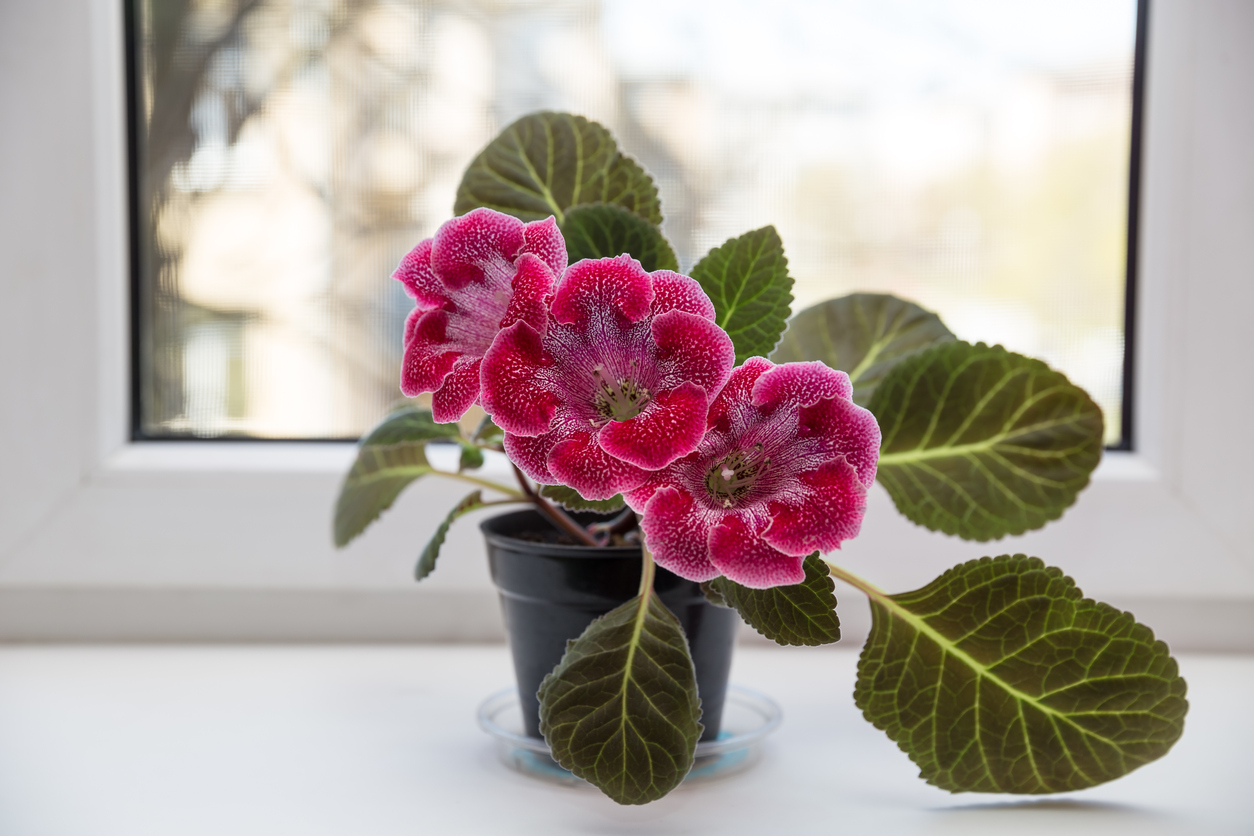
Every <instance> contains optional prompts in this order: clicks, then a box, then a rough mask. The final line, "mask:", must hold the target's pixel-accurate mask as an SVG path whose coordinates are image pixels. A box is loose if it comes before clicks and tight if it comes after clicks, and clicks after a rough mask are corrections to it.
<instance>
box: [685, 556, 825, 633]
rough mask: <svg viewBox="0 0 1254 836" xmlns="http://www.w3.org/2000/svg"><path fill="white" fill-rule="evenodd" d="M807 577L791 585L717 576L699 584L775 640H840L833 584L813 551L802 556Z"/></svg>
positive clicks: (714, 601)
mask: <svg viewBox="0 0 1254 836" xmlns="http://www.w3.org/2000/svg"><path fill="white" fill-rule="evenodd" d="M804 567H805V573H806V578H805V580H804V581H802V582H801V583H799V584H796V585H794V586H775V587H771V588H770V589H750V588H749V587H747V586H741V585H740V584H738V583H736V582H734V581H729V580H728V579H727V578H723V577H718V578H715V579H714V580H712V581H707V582H706V583H703V584H701V588H702V589H703V590H704V591H705V594H706V597H707V598H709V599H710V601H711V602H712V603H714V604H718V605H720V606H724V607H731V608H732V609H734V610H736V612H738V613H740V617H741V618H743V619H744V620H745V622H746V623H747V624H748V625H749V626H750V627H752V628H753V629H755V630H757V631H758V632H759V633H761V634H762V635H764V636H766V637H767V638H768V639H770V640H771V641H773V642H775V643H776V644H782V645H807V646H810V647H817V646H818V645H821V644H831V643H832V642H837V641H840V619H839V618H837V617H836V595H835V590H836V584H834V583H833V582H832V579H831V577H830V572H829V571H828V568H827V564H826V563H825V562H824V561H823V559H822V558H820V557H819V553H818V552H815V553H814V554H812V555H810V556H809V557H807V558H806V559H805V564H804Z"/></svg>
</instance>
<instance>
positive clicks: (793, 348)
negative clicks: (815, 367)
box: [771, 293, 955, 406]
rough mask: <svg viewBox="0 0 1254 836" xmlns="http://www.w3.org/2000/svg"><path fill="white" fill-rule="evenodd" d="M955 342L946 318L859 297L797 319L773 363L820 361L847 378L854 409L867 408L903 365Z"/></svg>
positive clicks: (880, 297) (887, 299) (890, 299)
mask: <svg viewBox="0 0 1254 836" xmlns="http://www.w3.org/2000/svg"><path fill="white" fill-rule="evenodd" d="M954 339H955V337H954V335H953V334H951V333H950V331H949V329H948V328H946V327H945V326H944V324H942V323H941V321H940V317H938V316H937V315H936V314H934V313H932V312H931V311H926V310H924V309H923V308H920V307H919V306H918V305H916V304H914V303H913V302H907V301H905V300H904V299H898V298H897V297H896V296H889V295H887V294H883V293H854V294H851V295H849V296H842V297H840V298H839V299H829V300H828V301H826V302H820V303H819V304H817V305H813V306H811V307H809V308H806V309H805V310H804V311H802V312H801V313H799V314H797V315H796V316H794V317H793V318H792V319H791V320H789V322H788V330H786V331H784V338H783V339H782V340H780V343H779V345H778V346H776V348H775V351H774V353H773V354H771V359H772V360H773V361H775V362H776V363H790V362H794V361H801V360H820V361H822V362H824V363H826V364H827V365H828V366H831V367H832V368H833V369H840V370H841V371H843V372H847V373H848V374H849V380H850V381H851V382H852V383H853V401H854V403H856V404H858V405H859V406H866V405H867V404H869V403H870V402H871V396H872V395H873V394H874V393H875V387H876V385H878V384H879V382H880V380H882V379H883V377H884V375H885V374H887V373H888V370H889V369H891V368H892V367H893V366H895V365H896V364H897V363H898V362H900V361H901V360H903V359H905V358H906V357H909V356H910V355H912V354H917V353H918V352H920V351H922V350H923V349H925V348H931V347H932V346H935V345H939V344H941V343H946V342H951V341H952V340H954Z"/></svg>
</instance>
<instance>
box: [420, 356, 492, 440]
mask: <svg viewBox="0 0 1254 836" xmlns="http://www.w3.org/2000/svg"><path fill="white" fill-rule="evenodd" d="M480 362H481V361H480V360H479V358H477V357H462V358H460V359H458V361H457V362H456V363H454V364H453V368H452V369H451V370H450V371H449V373H448V376H447V377H446V378H444V385H443V386H441V387H440V388H439V389H436V390H435V393H434V394H433V395H432V396H431V418H432V420H434V421H435V422H436V423H437V424H448V423H450V422H452V421H456V420H458V419H459V418H461V417H462V416H463V415H465V414H466V410H468V409H470V407H471V406H473V405H474V403H475V401H477V400H479V364H480Z"/></svg>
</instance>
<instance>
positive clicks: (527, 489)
mask: <svg viewBox="0 0 1254 836" xmlns="http://www.w3.org/2000/svg"><path fill="white" fill-rule="evenodd" d="M510 464H511V466H513V468H514V475H515V476H516V477H518V484H519V485H520V486H522V489H523V493H524V494H526V497H527V499H529V500H530V501H531V502H532V504H534V505H535V506H536V510H537V511H539V512H540V513H541V515H543V516H544V517H545V518H546V519H547V520H548V521H549V522H551V523H553V525H554V526H556V527H557V528H559V529H561V530H562V531H565V532H566V533H567V534H569V535H570V536H571V537H574V538H575V539H576V540H578V541H579V542H580V543H581V544H583V545H585V546H597V545H599V543H597V541H596V540H595V539H594V538H593V537H592V535H591V534H589V533H588V530H587V529H586V528H584V527H583V526H582V525H580V524H579V523H577V522H575V521H574V520H573V519H571V516H570V515H569V514H567V513H566V512H565V511H563V510H562V509H561V508H558V507H557V506H556V505H554V504H553V503H551V502H549V501H548V500H547V499H545V498H544V497H542V496H540V493H539V491H537V490H536V489H535V488H533V487H531V483H530V482H528V481H527V477H526V476H524V475H523V472H522V471H521V470H519V469H518V465H516V464H514V463H513V462H510Z"/></svg>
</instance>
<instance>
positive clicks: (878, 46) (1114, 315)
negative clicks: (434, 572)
mask: <svg viewBox="0 0 1254 836" xmlns="http://www.w3.org/2000/svg"><path fill="white" fill-rule="evenodd" d="M1135 16H1136V8H1135V3H1133V2H1129V0H1082V2H1074V1H1072V2H1049V3H1044V2H1035V1H1033V2H1026V1H1025V0H1015V1H1014V2H1009V0H986V1H985V2H957V0H954V1H953V2H936V1H935V0H877V2H853V0H839V1H838V0H814V2H800V0H795V1H794V0H787V2H785V0H774V2H771V3H750V2H731V1H730V0H709V2H684V3H676V2H672V0H667V1H666V2H653V0H649V1H648V2H645V1H644V0H551V2H543V1H542V0H534V1H532V2H524V0H483V2H464V1H463V0H449V2H352V3H344V2H333V1H332V0H287V2H279V1H278V0H261V2H243V3H241V2H231V0H160V2H155V1H149V0H145V1H144V2H139V3H137V5H136V7H135V9H134V14H133V15H132V21H131V25H132V26H133V27H134V35H135V44H136V50H135V51H136V54H135V56H134V60H135V67H136V74H135V75H136V84H135V87H136V90H135V95H136V108H135V109H136V112H137V115H136V121H137V123H138V124H137V126H136V133H137V139H138V164H137V166H136V171H135V176H136V179H137V189H138V192H137V194H138V206H139V212H138V215H139V218H138V225H139V230H138V232H139V240H140V247H139V252H138V253H137V259H136V260H137V266H138V270H137V273H138V281H137V293H138V299H137V311H138V314H139V315H138V317H137V325H138V328H139V332H138V339H137V365H136V368H137V373H138V374H137V377H138V380H137V384H138V392H139V394H138V400H137V402H138V416H137V418H138V421H137V425H138V431H139V433H140V435H142V436H147V437H162V436H193V437H218V436H254V437H264V438H340V437H354V436H357V435H359V434H360V433H361V432H363V431H364V430H365V429H367V428H368V427H369V426H370V425H371V424H372V423H373V422H374V421H376V420H377V419H378V418H379V417H381V416H382V415H383V414H384V412H385V411H386V410H387V409H388V407H389V406H390V405H391V404H393V403H394V402H395V401H396V400H397V399H398V398H399V397H400V395H399V390H398V376H399V372H398V369H399V361H400V349H401V332H402V326H403V323H404V318H405V314H406V313H407V312H408V310H409V308H410V302H409V300H408V299H407V298H406V297H405V296H404V294H403V292H402V290H401V288H400V285H399V284H398V283H396V282H393V281H391V280H390V279H389V276H390V274H391V271H392V270H393V268H394V267H395V265H396V263H397V262H398V261H399V259H400V257H401V256H402V255H403V254H404V253H405V252H406V251H408V250H409V249H410V248H411V247H413V246H414V245H415V244H416V243H418V241H419V240H421V239H422V238H424V237H427V236H430V235H431V234H432V233H433V232H434V231H435V229H436V228H437V227H438V226H439V225H440V224H441V223H442V222H443V221H445V220H447V219H448V218H449V217H450V216H451V212H452V204H453V197H454V192H455V190H456V186H457V183H458V181H459V179H460V176H461V172H462V170H463V169H464V168H465V166H466V164H467V163H468V162H469V161H470V159H471V158H472V157H473V156H474V155H475V154H476V153H477V152H478V150H479V149H480V148H482V146H483V145H484V144H486V143H487V142H488V141H489V140H490V139H491V138H492V136H493V135H494V134H495V133H496V132H497V131H498V130H499V129H500V128H502V127H503V126H505V125H507V124H508V123H509V122H511V121H513V120H514V119H515V118H517V117H519V116H521V115H523V114H525V113H527V112H530V111H533V110H537V109H552V110H567V111H573V112H577V113H582V114H584V115H586V116H588V117H590V118H593V119H596V120H598V121H600V122H602V123H604V124H606V125H607V126H608V127H610V129H611V130H613V131H614V133H615V135H616V136H617V138H618V140H619V143H620V145H621V147H622V148H623V149H624V150H625V151H626V152H627V153H629V154H630V155H632V156H634V157H636V158H637V159H638V160H639V161H640V162H641V163H642V164H643V165H644V166H645V168H646V169H647V170H648V171H650V173H652V175H653V176H654V178H655V179H656V181H657V183H658V187H659V191H660V193H661V198H662V208H663V212H664V213H665V215H666V221H665V223H664V226H663V229H664V231H665V233H666V234H667V236H668V237H669V238H670V240H671V242H672V243H673V245H674V246H675V250H676V252H677V253H678V255H679V258H680V261H681V265H682V267H685V268H686V267H691V265H692V264H693V263H695V262H696V261H697V260H698V259H699V258H700V257H701V255H703V254H704V253H705V252H706V251H707V250H708V249H709V248H710V247H712V246H715V245H717V244H720V243H722V242H723V241H724V240H726V239H727V238H729V237H731V236H734V235H738V234H740V233H742V232H745V231H747V230H750V229H754V228H757V227H760V226H764V225H766V224H774V225H775V226H776V227H777V228H778V230H779V232H780V234H781V236H782V237H783V240H784V245H785V248H786V251H787V254H788V257H789V260H790V264H791V272H792V274H793V276H794V278H795V279H796V282H797V284H796V288H795V290H794V295H795V296H796V303H795V305H794V310H800V309H801V307H803V306H806V305H809V304H813V303H815V302H818V301H821V300H823V299H827V298H831V297H834V296H840V295H843V294H846V293H849V292H853V291H856V290H871V291H883V292H891V293H895V294H898V295H901V296H904V297H907V298H911V299H914V300H916V301H918V302H919V303H920V304H922V305H924V306H925V307H928V308H931V309H933V310H935V311H937V312H938V313H940V315H941V317H942V318H943V319H944V320H945V322H946V323H947V324H948V325H949V327H950V328H951V329H952V330H953V331H954V332H955V333H957V334H958V336H959V337H960V338H963V339H968V340H972V341H975V340H984V341H986V342H1000V343H1002V344H1004V345H1006V346H1007V347H1009V348H1011V349H1013V350H1016V351H1020V352H1023V353H1025V354H1029V355H1032V356H1036V357H1040V358H1042V359H1044V360H1046V361H1047V362H1049V363H1051V364H1052V365H1054V366H1056V367H1058V368H1060V369H1062V370H1063V371H1065V372H1066V373H1067V374H1068V375H1069V376H1070V377H1071V378H1072V379H1073V380H1074V381H1076V382H1077V383H1079V384H1080V385H1082V386H1084V387H1085V388H1087V389H1088V390H1089V391H1090V392H1091V393H1092V394H1093V395H1094V397H1095V398H1096V399H1097V401H1098V402H1099V403H1100V404H1101V405H1102V407H1103V409H1104V410H1105V412H1106V416H1107V424H1108V441H1112V442H1114V441H1118V440H1119V438H1120V435H1121V433H1120V426H1119V416H1120V407H1121V393H1122V363H1123V325H1124V322H1123V316H1124V315H1123V311H1124V293H1125V281H1124V267H1125V257H1126V251H1125V246H1126V245H1125V240H1126V232H1125V230H1126V223H1127V212H1128V206H1127V200H1128V199H1127V195H1128V179H1127V178H1128V168H1129V162H1128V160H1129V137H1130V124H1131V103H1132V101H1131V79H1132V64H1133V46H1134V29H1135Z"/></svg>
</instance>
